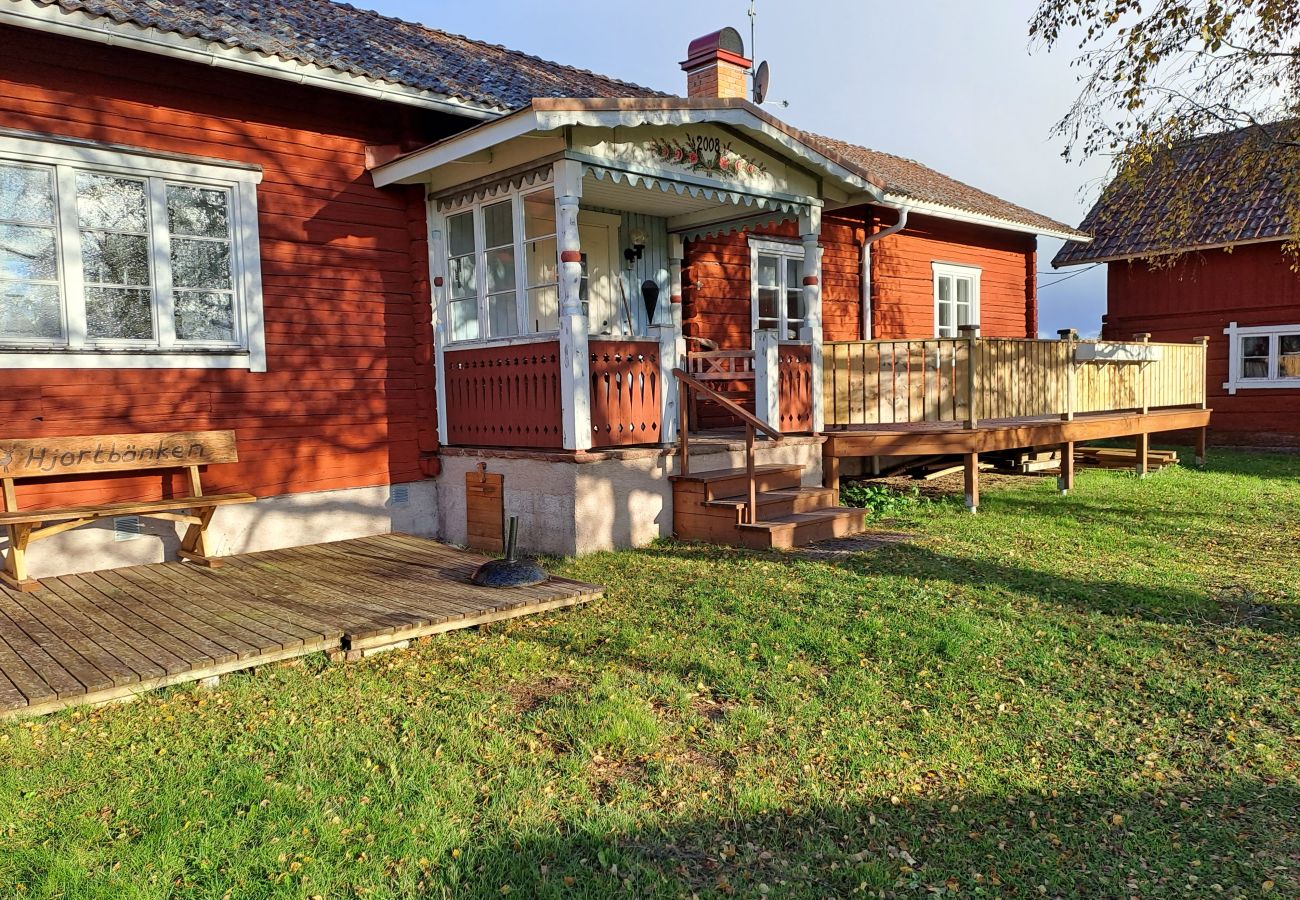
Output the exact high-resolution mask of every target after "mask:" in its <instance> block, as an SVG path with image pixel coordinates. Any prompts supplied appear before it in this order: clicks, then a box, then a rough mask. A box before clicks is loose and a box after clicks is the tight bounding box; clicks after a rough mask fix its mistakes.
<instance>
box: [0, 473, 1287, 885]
mask: <svg viewBox="0 0 1300 900" xmlns="http://www.w3.org/2000/svg"><path fill="white" fill-rule="evenodd" d="M983 503H984V505H983V506H982V508H981V513H980V515H979V516H970V515H968V514H966V513H964V512H962V511H961V510H960V508H959V507H958V506H957V505H956V504H951V503H926V504H914V505H909V504H903V505H901V506H899V507H898V508H897V509H896V511H895V512H896V516H895V518H892V519H889V520H887V524H888V527H891V528H894V529H901V530H906V531H912V532H915V533H916V535H917V539H916V540H915V541H914V542H912V543H908V544H900V545H891V546H888V547H886V548H883V549H880V550H877V551H873V552H870V553H863V554H856V555H848V556H842V557H817V558H813V557H806V556H799V555H763V554H752V553H745V552H740V551H729V550H720V549H713V548H701V547H690V546H680V545H674V544H662V545H659V546H656V547H653V548H650V549H647V550H643V551H638V552H626V553H611V554H605V555H597V556H593V557H589V558H585V559H582V560H577V561H565V562H563V563H560V564H558V566H557V568H558V569H559V570H561V571H563V572H564V573H565V574H567V575H570V576H574V577H579V578H583V579H587V580H591V581H596V582H600V583H603V584H605V585H607V586H608V594H607V597H606V598H605V599H604V600H603V601H601V602H599V603H596V604H594V605H591V606H589V607H587V608H584V609H581V610H577V611H573V612H569V613H563V614H554V615H547V616H542V617H537V618H533V619H527V620H521V621H518V622H516V623H513V624H511V625H509V626H506V627H502V628H499V629H498V630H493V631H490V632H481V633H480V632H467V633H458V634H453V635H448V636H443V637H440V638H438V639H436V640H434V641H432V642H430V643H427V644H423V645H421V646H419V647H417V648H414V649H412V650H411V651H409V652H405V653H398V654H392V655H388V656H380V657H374V658H371V659H368V660H365V661H363V662H360V663H354V664H348V665H331V664H327V663H326V662H324V661H323V660H320V659H310V660H308V661H306V662H305V663H303V664H301V665H297V666H291V667H283V668H277V669H271V670H267V671H262V672H259V673H257V674H256V675H253V676H239V677H232V678H230V679H227V680H226V681H224V682H223V684H222V686H221V687H220V688H219V689H217V690H215V691H197V690H187V689H175V690H172V691H169V692H164V693H159V694H155V695H151V696H149V697H147V698H145V699H143V700H141V701H139V702H137V703H135V704H133V705H130V706H125V707H118V708H109V709H103V710H98V711H91V712H87V711H80V712H75V711H74V712H68V713H63V714H60V715H57V716H52V717H48V718H45V719H40V720H30V721H24V722H19V723H11V724H6V725H3V726H0V754H2V755H3V757H4V759H5V762H6V765H5V766H4V767H3V769H0V886H7V887H0V890H3V891H7V893H6V896H8V895H10V894H13V895H18V896H40V897H47V896H48V897H212V898H217V897H232V898H233V897H313V896H321V897H348V896H373V897H386V896H433V897H452V896H455V897H462V896H466V897H475V896H482V897H489V896H490V897H500V896H502V895H508V894H514V895H515V896H524V897H533V896H540V897H605V896H610V895H612V894H622V895H627V896H683V895H690V894H698V895H700V896H726V895H733V894H734V895H739V896H761V895H763V894H767V895H770V896H782V897H785V896H795V897H827V896H848V895H853V894H854V893H855V892H861V893H863V894H869V895H884V896H900V895H902V896H906V895H925V894H929V893H944V892H955V893H961V894H971V895H975V894H981V893H983V894H1004V893H1011V894H1016V895H1039V894H1046V895H1049V896H1066V895H1079V894H1087V895H1092V896H1117V897H1119V896H1123V897H1128V896H1143V897H1146V896H1162V895H1169V896H1172V895H1179V896H1185V895H1189V894H1190V895H1197V896H1214V895H1227V896H1258V895H1260V894H1261V893H1267V892H1270V891H1271V892H1274V893H1276V894H1277V895H1279V896H1295V895H1296V894H1297V893H1298V892H1300V821H1298V819H1300V812H1298V810H1300V785H1298V784H1297V766H1298V765H1300V717H1298V715H1297V707H1298V706H1300V664H1298V660H1300V654H1297V649H1296V648H1297V641H1296V639H1297V632H1298V631H1300V609H1298V605H1297V600H1298V599H1300V594H1298V593H1297V588H1296V584H1297V582H1298V581H1300V559H1298V556H1300V554H1297V546H1298V544H1300V458H1296V457H1282V456H1263V455H1260V456H1251V455H1244V454H1232V453H1226V452H1225V453H1218V454H1215V455H1214V456H1213V457H1212V462H1211V465H1210V467H1209V468H1207V469H1205V470H1196V469H1192V468H1175V469H1170V470H1166V471H1164V472H1161V473H1159V474H1157V475H1153V476H1151V477H1149V478H1147V479H1144V480H1138V479H1136V478H1134V477H1132V476H1131V475H1128V474H1126V473H1122V472H1105V471H1085V472H1081V473H1080V475H1079V478H1078V489H1077V491H1076V492H1075V493H1074V494H1073V495H1071V496H1070V497H1066V498H1063V497H1060V496H1058V495H1057V494H1056V493H1055V491H1054V489H1053V484H1052V482H1051V480H1050V479H1043V480H1036V479H1026V480H1025V481H1024V482H1023V485H1022V486H1015V487H1011V488H1007V489H999V490H993V491H989V492H987V493H986V495H985V497H984V500H983Z"/></svg>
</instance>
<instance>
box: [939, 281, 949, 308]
mask: <svg viewBox="0 0 1300 900" xmlns="http://www.w3.org/2000/svg"><path fill="white" fill-rule="evenodd" d="M949 303H952V277H951V276H948V275H940V276H939V306H940V307H943V306H946V305H948V304H949Z"/></svg>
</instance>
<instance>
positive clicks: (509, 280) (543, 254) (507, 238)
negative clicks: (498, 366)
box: [445, 188, 560, 341]
mask: <svg viewBox="0 0 1300 900" xmlns="http://www.w3.org/2000/svg"><path fill="white" fill-rule="evenodd" d="M445 240H446V252H447V267H448V279H447V329H448V332H449V339H450V340H452V341H476V340H483V339H491V338H507V337H512V336H514V335H518V334H537V333H545V332H550V331H556V330H558V329H559V327H560V310H559V264H558V258H559V257H558V244H557V241H556V233H555V192H554V190H553V189H551V188H544V189H542V190H539V191H529V192H519V193H516V194H512V195H510V196H508V197H505V198H504V199H499V198H497V199H492V200H489V201H486V202H483V203H478V204H475V205H474V206H471V207H468V208H466V209H463V210H458V211H456V212H452V213H449V214H448V215H447V216H446V238H445Z"/></svg>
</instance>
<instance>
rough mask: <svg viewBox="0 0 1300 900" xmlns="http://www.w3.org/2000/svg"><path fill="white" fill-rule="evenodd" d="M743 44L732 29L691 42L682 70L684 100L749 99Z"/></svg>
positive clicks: (736, 32) (749, 62) (751, 63)
mask: <svg viewBox="0 0 1300 900" xmlns="http://www.w3.org/2000/svg"><path fill="white" fill-rule="evenodd" d="M752 65H753V61H752V60H750V59H749V57H747V56H745V42H744V41H743V40H742V39H741V37H740V32H739V31H737V30H736V29H734V28H723V29H722V30H721V31H715V32H713V33H712V34H706V35H704V37H699V38H696V39H695V40H693V41H691V46H690V48H689V49H688V50H687V51H686V61H685V62H683V63H682V70H683V71H684V72H685V73H686V95H687V96H688V97H714V98H717V97H722V98H727V99H738V100H748V99H749V80H748V75H749V69H750V66H752Z"/></svg>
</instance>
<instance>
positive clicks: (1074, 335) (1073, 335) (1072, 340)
mask: <svg viewBox="0 0 1300 900" xmlns="http://www.w3.org/2000/svg"><path fill="white" fill-rule="evenodd" d="M1056 333H1057V334H1058V335H1059V336H1060V338H1061V340H1062V341H1064V342H1065V343H1066V344H1068V349H1067V350H1066V356H1065V403H1064V404H1063V405H1064V407H1065V411H1064V412H1063V413H1061V418H1062V419H1064V420H1065V421H1067V422H1069V421H1071V420H1072V419H1073V418H1074V392H1075V391H1074V345H1075V344H1076V343H1077V342H1078V340H1079V332H1077V331H1075V330H1074V329H1073V328H1062V329H1061V330H1060V331H1058V332H1056Z"/></svg>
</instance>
